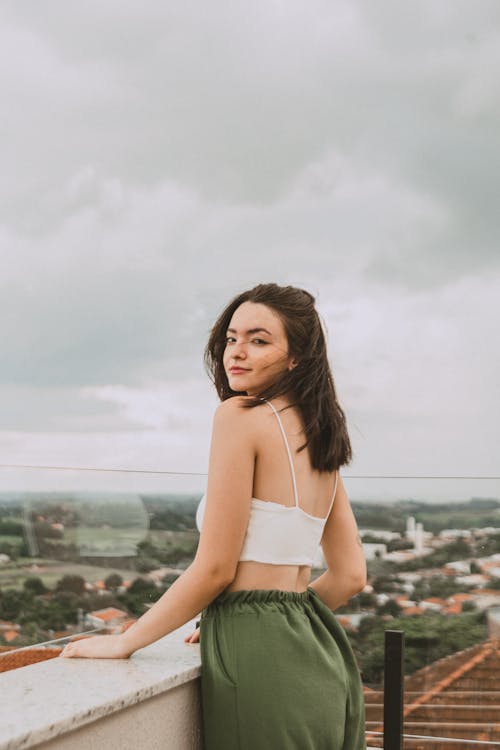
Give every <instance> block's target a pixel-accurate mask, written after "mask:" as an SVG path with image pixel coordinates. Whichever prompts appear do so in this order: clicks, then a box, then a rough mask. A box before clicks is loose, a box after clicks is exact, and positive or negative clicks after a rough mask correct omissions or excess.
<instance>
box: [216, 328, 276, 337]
mask: <svg viewBox="0 0 500 750" xmlns="http://www.w3.org/2000/svg"><path fill="white" fill-rule="evenodd" d="M227 330H228V332H229V333H236V328H228V329H227ZM259 331H265V332H266V333H268V334H269V336H272V335H273V334H272V333H271V331H268V330H267V328H249V329H248V331H246V333H258V332H259Z"/></svg>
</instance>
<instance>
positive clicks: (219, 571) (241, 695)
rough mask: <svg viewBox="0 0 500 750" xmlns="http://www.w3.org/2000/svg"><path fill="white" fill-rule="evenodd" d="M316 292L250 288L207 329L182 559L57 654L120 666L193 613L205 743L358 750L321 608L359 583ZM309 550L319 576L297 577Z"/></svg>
mask: <svg viewBox="0 0 500 750" xmlns="http://www.w3.org/2000/svg"><path fill="white" fill-rule="evenodd" d="M314 302H315V300H314V297H313V296H312V295H311V294H309V293H308V292H306V291H304V290H302V289H298V288H296V287H292V286H285V287H282V286H278V285H277V284H259V285H258V286H256V287H254V288H253V289H250V290H248V291H246V292H243V293H241V294H239V295H238V296H237V297H235V298H234V299H233V300H232V301H231V302H230V303H229V304H228V305H227V307H226V308H225V309H224V310H223V312H222V313H221V314H220V316H219V318H218V320H217V321H216V323H215V325H214V326H213V328H212V331H211V335H210V338H209V341H208V344H207V347H206V350H205V363H206V365H207V368H208V370H209V373H210V375H211V378H212V380H213V382H214V385H215V387H216V390H217V393H218V395H219V398H220V399H221V403H220V405H219V406H218V407H217V409H216V412H215V417H214V422H213V432H212V442H211V447H210V460H209V472H208V481H207V490H206V494H205V495H204V496H203V498H202V499H201V501H200V505H199V507H198V512H197V524H198V528H199V529H200V531H201V533H200V540H199V544H198V548H197V552H196V556H195V558H194V560H193V562H192V564H191V565H190V566H189V567H188V568H187V570H186V571H184V573H183V574H182V575H181V576H180V577H179V578H178V579H177V580H176V581H175V583H174V584H173V585H172V586H171V587H170V588H169V589H168V590H167V591H166V592H165V594H163V596H162V597H161V598H160V599H159V600H158V601H157V602H156V603H155V604H154V606H153V607H151V609H150V610H148V612H146V613H145V614H144V615H143V616H142V617H141V618H140V619H139V620H138V621H137V622H136V623H135V624H134V625H133V626H132V627H131V628H129V629H128V630H127V631H126V632H125V633H123V634H121V635H118V636H95V637H93V638H90V639H88V640H81V641H78V642H76V643H74V644H70V645H68V646H66V647H65V649H64V651H63V652H62V655H63V656H78V657H79V656H83V657H96V658H127V657H128V656H130V654H132V653H133V652H134V651H136V650H137V649H139V648H142V647H143V646H146V645H147V644H149V643H152V642H153V641H156V640H157V639H158V638H161V637H162V636H163V635H166V634H167V633H169V632H171V631H172V630H174V629H175V628H178V627H180V626H181V625H183V624H184V623H186V622H187V621H188V620H191V619H192V618H193V617H195V616H196V615H197V614H198V613H200V612H201V621H200V628H198V629H197V630H195V631H194V633H192V634H191V636H188V637H187V638H186V641H188V642H197V641H199V643H200V653H201V661H202V673H201V697H202V719H203V737H204V750H226V749H227V750H237V749H238V750H363V749H364V748H365V739H364V734H365V732H364V704H363V692H362V686H361V680H360V675H359V671H358V668H357V665H356V662H355V660H354V656H353V653H352V650H351V647H350V644H349V641H348V639H347V637H346V635H345V633H344V631H343V629H342V627H341V626H340V625H339V624H338V622H337V619H336V618H335V616H334V614H333V610H334V609H336V608H337V607H338V606H339V605H340V604H342V603H344V602H346V601H348V600H349V599H350V597H351V596H353V595H354V594H356V593H357V592H359V591H360V590H361V589H362V588H363V587H364V585H365V583H366V563H365V559H364V555H363V550H362V546H361V542H360V540H359V536H358V532H357V526H356V521H355V519H354V516H353V513H352V510H351V508H350V504H349V500H348V497H347V494H346V491H345V488H344V484H343V481H342V478H341V477H340V474H339V468H340V467H341V466H343V465H345V464H347V463H349V462H350V460H351V458H352V453H351V445H350V441H349V436H348V433H347V428H346V423H345V416H344V412H343V411H342V409H341V407H340V405H339V403H338V401H337V397H336V393H335V387H334V383H333V378H332V375H331V371H330V367H329V364H328V359H327V351H326V342H325V337H324V334H323V329H322V326H321V322H320V319H319V316H318V313H317V311H316V309H315V306H314ZM320 544H321V548H322V551H323V555H324V558H325V561H326V565H327V570H326V572H325V573H323V574H322V575H320V576H319V577H318V578H316V579H315V580H314V581H313V582H312V583H311V582H310V577H311V567H312V565H313V562H314V560H315V558H316V555H317V553H318V551H319V546H320Z"/></svg>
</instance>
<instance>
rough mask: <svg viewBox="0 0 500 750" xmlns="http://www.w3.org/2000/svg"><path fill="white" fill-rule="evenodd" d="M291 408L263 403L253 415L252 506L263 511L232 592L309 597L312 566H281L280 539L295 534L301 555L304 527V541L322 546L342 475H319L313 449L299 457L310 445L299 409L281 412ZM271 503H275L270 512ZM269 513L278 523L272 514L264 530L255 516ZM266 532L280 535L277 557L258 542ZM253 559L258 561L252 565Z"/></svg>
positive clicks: (278, 402)
mask: <svg viewBox="0 0 500 750" xmlns="http://www.w3.org/2000/svg"><path fill="white" fill-rule="evenodd" d="M286 405H287V402H286V401H285V400H284V399H280V400H278V399H275V400H274V401H273V403H271V402H267V403H263V404H262V406H257V407H254V409H252V411H253V412H254V416H253V419H252V424H251V427H250V429H252V430H253V431H254V437H255V444H256V446H257V447H256V456H255V468H254V482H253V491H252V498H253V500H252V502H254V500H257V502H256V503H254V505H257V508H255V507H254V508H253V515H251V517H250V523H249V529H248V531H249V534H250V535H249V538H247V539H246V541H245V545H244V547H243V551H242V556H243V558H244V559H242V560H240V562H239V563H238V568H237V571H236V576H235V578H234V579H233V581H232V582H231V584H230V585H229V586H228V588H227V590H228V591H238V590H240V589H270V588H276V589H282V590H287V591H304V590H305V589H306V588H307V585H308V583H309V581H310V577H311V562H310V561H307V562H305V561H304V562H299V563H298V564H289V563H282V562H281V560H286V559H287V558H286V556H285V557H283V553H282V552H280V548H279V543H280V541H283V538H282V537H280V536H279V535H280V534H283V535H286V534H287V533H288V534H294V538H293V539H290V547H291V549H294V545H295V547H296V549H297V553H299V552H300V548H301V538H300V537H301V528H300V524H302V527H303V528H302V535H303V541H304V542H305V541H306V539H305V537H306V536H307V535H309V537H310V538H311V535H312V537H313V538H312V542H313V546H314V537H316V538H317V544H319V540H320V538H321V532H322V528H323V526H324V524H325V521H326V518H327V516H328V514H329V512H330V510H331V507H332V504H333V500H334V490H335V486H336V479H337V472H331V473H329V472H318V471H317V470H315V469H313V468H312V467H311V462H310V457H309V451H308V449H307V448H306V449H304V450H302V451H300V453H297V449H298V448H299V447H300V446H301V445H303V444H304V431H303V425H302V419H301V415H300V412H299V410H298V408H297V407H290V408H287V409H286V410H285V411H281V409H282V408H283V407H284V406H286ZM287 446H288V449H289V452H288V450H287ZM267 503H270V505H269V506H268V507H267ZM278 504H279V505H278ZM259 505H260V507H259ZM280 506H283V508H281V507H280ZM297 507H298V508H299V509H300V510H298V511H297V518H295V519H294V520H295V521H296V523H295V524H293V525H292V526H291V524H290V520H291V519H290V514H291V513H294V511H293V509H294V508H297ZM285 508H286V510H285ZM266 509H267V510H273V511H276V514H275V516H276V517H275V518H273V519H272V521H273V522H274V523H272V521H271V516H270V515H269V513H267V514H266V513H264V514H263V517H262V521H261V522H260V524H259V521H258V519H257V518H256V517H255V516H257V515H258V514H259V513H260V512H261V511H262V510H266ZM280 511H283V512H280ZM285 517H286V521H285ZM312 517H314V518H312ZM266 526H267V529H268V531H269V533H273V534H275V538H276V554H275V555H274V557H272V556H271V557H270V555H269V553H270V552H272V550H269V549H264V547H265V544H266V542H265V541H264V540H263V539H260V538H256V536H257V534H258V533H259V532H258V528H259V527H262V528H263V530H265V527H266ZM311 527H315V528H311ZM292 529H294V530H295V531H293V530H292ZM317 544H316V546H317ZM268 546H269V545H268ZM302 546H303V545H302ZM310 547H311V542H309V548H310ZM280 554H281V557H280ZM252 556H253V557H255V558H257V559H249V558H251V557H252ZM309 557H310V555H309ZM245 558H246V559H245ZM292 558H293V559H297V560H300V558H301V556H300V555H298V557H293V555H292ZM268 559H273V562H264V561H263V560H268Z"/></svg>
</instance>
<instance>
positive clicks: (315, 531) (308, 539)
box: [196, 399, 339, 566]
mask: <svg viewBox="0 0 500 750" xmlns="http://www.w3.org/2000/svg"><path fill="white" fill-rule="evenodd" d="M264 401H266V399H264ZM266 404H269V406H270V407H271V409H272V410H273V411H274V413H275V414H276V416H277V418H278V422H279V425H280V428H281V432H282V435H283V440H284V441H285V446H286V449H287V453H288V460H289V462H290V468H291V470H292V481H293V491H294V495H295V505H283V503H277V502H274V501H272V500H260V499H259V498H257V497H252V500H251V506H250V517H249V521H248V526H247V531H246V535H245V539H244V542H243V547H242V550H241V555H240V560H241V561H244V560H254V561H256V562H263V563H272V564H274V565H311V566H312V565H313V563H314V560H315V559H316V555H317V552H318V548H319V545H320V541H321V537H322V535H323V529H324V527H325V524H326V522H327V520H328V517H329V515H330V511H331V509H332V506H333V501H334V499H335V494H336V491H337V482H338V478H339V474H338V471H337V476H336V477H335V487H334V490H333V496H332V499H331V502H330V507H329V509H328V513H327V514H326V517H325V518H319V517H318V516H312V515H311V514H310V513H306V511H305V510H302V508H301V507H300V506H299V496H298V492H297V483H296V481H295V471H294V468H293V461H292V454H291V452H290V446H289V445H288V440H287V438H286V434H285V430H284V429H283V424H282V422H281V419H280V416H279V414H278V412H277V411H276V409H275V407H274V406H273V405H272V404H271V402H270V401H266ZM205 501H206V495H203V497H202V498H201V500H200V502H199V505H198V508H197V511H196V526H197V528H198V531H201V527H202V523H203V515H204V512H205Z"/></svg>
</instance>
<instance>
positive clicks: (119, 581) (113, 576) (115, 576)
mask: <svg viewBox="0 0 500 750" xmlns="http://www.w3.org/2000/svg"><path fill="white" fill-rule="evenodd" d="M104 585H105V586H106V588H107V589H108V590H110V591H116V589H117V588H118V587H119V586H122V585H123V578H122V577H121V575H120V574H119V573H110V575H109V576H107V578H105V579H104Z"/></svg>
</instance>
